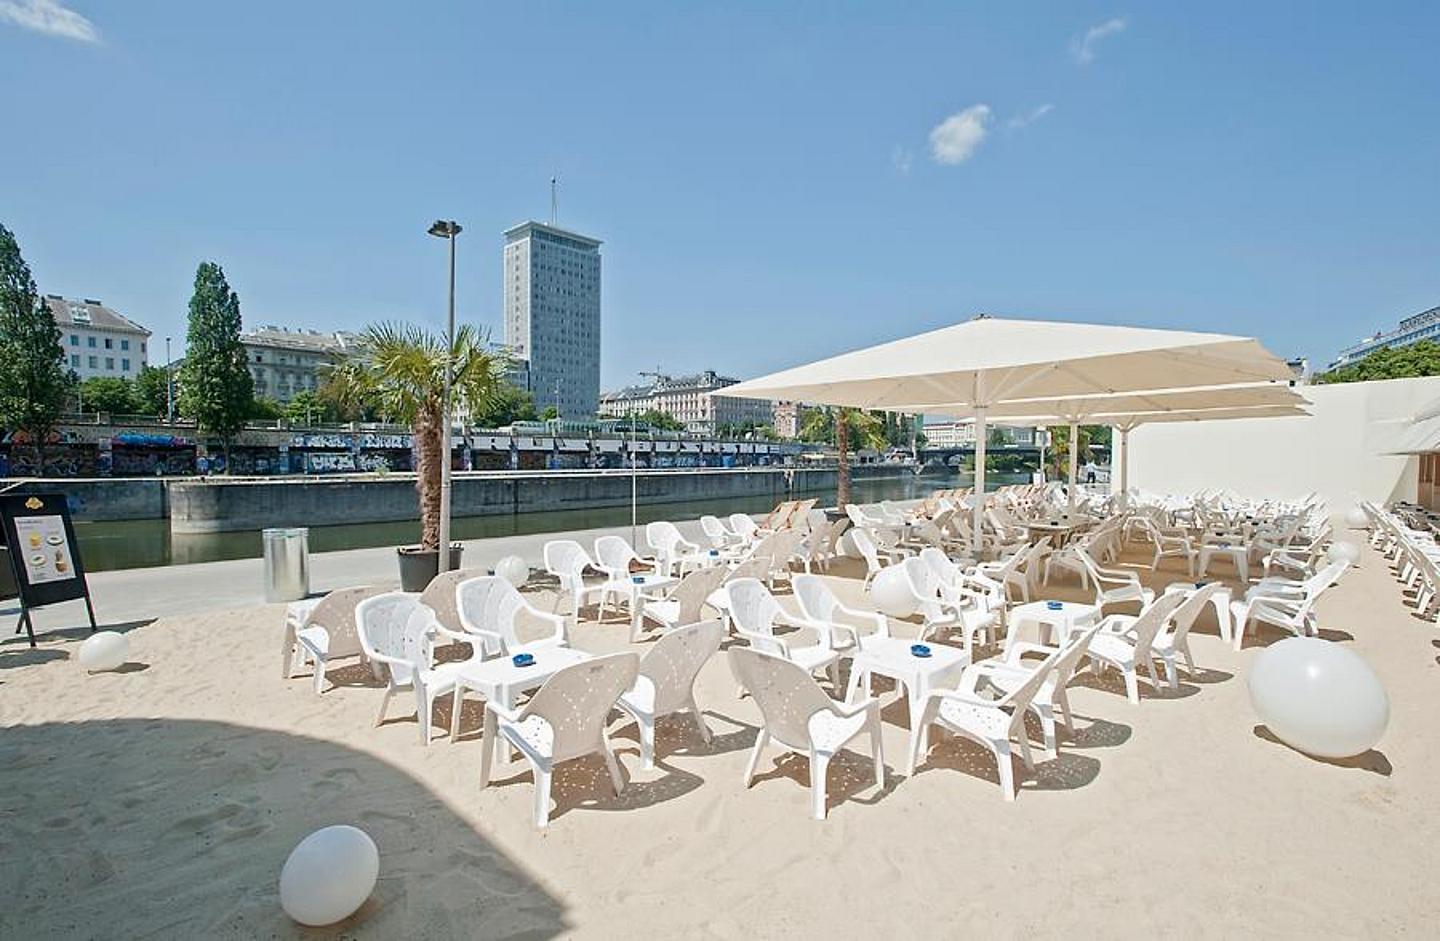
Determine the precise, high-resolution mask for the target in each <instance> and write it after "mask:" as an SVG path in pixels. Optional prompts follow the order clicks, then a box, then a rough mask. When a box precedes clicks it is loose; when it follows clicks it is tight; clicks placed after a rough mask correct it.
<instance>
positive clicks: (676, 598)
mask: <svg viewBox="0 0 1440 941" xmlns="http://www.w3.org/2000/svg"><path fill="white" fill-rule="evenodd" d="M729 574H730V572H729V570H728V569H726V568H725V567H724V566H721V565H714V566H711V567H710V568H708V569H696V570H695V571H693V572H691V573H690V574H689V575H686V576H685V577H684V578H682V579H680V584H678V585H676V586H675V590H674V591H672V592H670V595H669V597H667V598H663V599H660V600H655V601H647V602H646V603H645V610H644V616H645V617H646V618H648V619H649V620H652V621H654V622H656V623H657V624H659V625H660V627H661V628H662V629H664V630H667V631H669V630H674V629H675V628H677V627H683V626H684V625H687V624H694V623H696V622H698V621H700V620H701V619H703V618H704V611H705V606H706V604H707V603H708V602H709V599H710V596H711V595H713V594H714V593H715V592H717V591H719V590H720V583H721V582H723V581H725V579H726V577H727V576H729ZM635 639H637V638H633V637H632V638H631V640H635Z"/></svg>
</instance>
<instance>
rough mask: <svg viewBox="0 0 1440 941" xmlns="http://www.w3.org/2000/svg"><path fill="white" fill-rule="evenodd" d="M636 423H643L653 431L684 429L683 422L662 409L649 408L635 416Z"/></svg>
mask: <svg viewBox="0 0 1440 941" xmlns="http://www.w3.org/2000/svg"><path fill="white" fill-rule="evenodd" d="M635 421H636V422H637V423H638V424H641V425H645V426H647V427H649V428H651V429H653V430H655V431H684V430H685V424H684V423H683V422H682V421H680V419H678V418H676V417H675V416H674V415H672V414H670V413H669V412H667V411H664V410H663V409H658V408H650V409H646V410H645V411H643V412H641V413H639V414H638V415H636V416H635Z"/></svg>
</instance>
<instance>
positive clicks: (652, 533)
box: [645, 520, 684, 559]
mask: <svg viewBox="0 0 1440 941" xmlns="http://www.w3.org/2000/svg"><path fill="white" fill-rule="evenodd" d="M683 538H684V537H682V536H681V535H680V529H679V527H677V526H676V525H675V524H674V523H672V522H670V521H668V520H656V521H655V522H653V523H646V524H645V541H646V542H648V543H650V545H651V547H652V548H654V550H655V554H656V555H657V556H659V557H660V558H662V559H668V558H670V553H671V552H672V551H673V550H674V548H675V546H676V544H677V543H679V542H680V541H681V540H682V539H683Z"/></svg>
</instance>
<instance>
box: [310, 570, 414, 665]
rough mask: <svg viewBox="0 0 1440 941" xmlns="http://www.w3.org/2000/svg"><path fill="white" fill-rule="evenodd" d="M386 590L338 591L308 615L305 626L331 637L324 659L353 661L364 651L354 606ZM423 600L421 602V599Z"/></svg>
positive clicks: (369, 587)
mask: <svg viewBox="0 0 1440 941" xmlns="http://www.w3.org/2000/svg"><path fill="white" fill-rule="evenodd" d="M384 592H385V589H383V588H377V587H375V586H373V585H362V586H357V587H353V588H339V589H336V590H335V591H332V592H330V594H328V595H326V596H325V597H324V598H321V599H320V601H319V602H318V603H317V604H316V605H315V607H314V608H313V609H311V611H310V616H309V617H307V618H306V619H305V626H306V627H311V626H316V627H323V628H325V633H326V634H328V635H330V640H329V646H328V647H326V656H327V657H353V656H355V655H356V654H358V653H360V652H361V651H362V650H363V649H364V648H363V647H362V646H361V644H360V628H359V626H358V625H357V622H356V620H355V606H356V605H358V604H359V603H360V602H362V601H364V600H365V599H366V598H373V597H374V596H376V595H379V594H383V593H384ZM421 600H422V601H423V600H424V599H423V598H422V599H421Z"/></svg>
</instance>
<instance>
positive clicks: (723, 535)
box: [700, 515, 733, 549]
mask: <svg viewBox="0 0 1440 941" xmlns="http://www.w3.org/2000/svg"><path fill="white" fill-rule="evenodd" d="M700 531H701V532H703V533H704V534H705V538H706V539H708V540H710V545H712V546H714V547H715V548H716V549H723V548H725V546H726V545H728V544H729V542H730V539H731V537H732V535H733V534H732V533H731V532H730V530H728V529H726V528H725V524H724V523H722V522H720V518H719V517H718V516H708V515H707V516H702V517H700Z"/></svg>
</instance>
